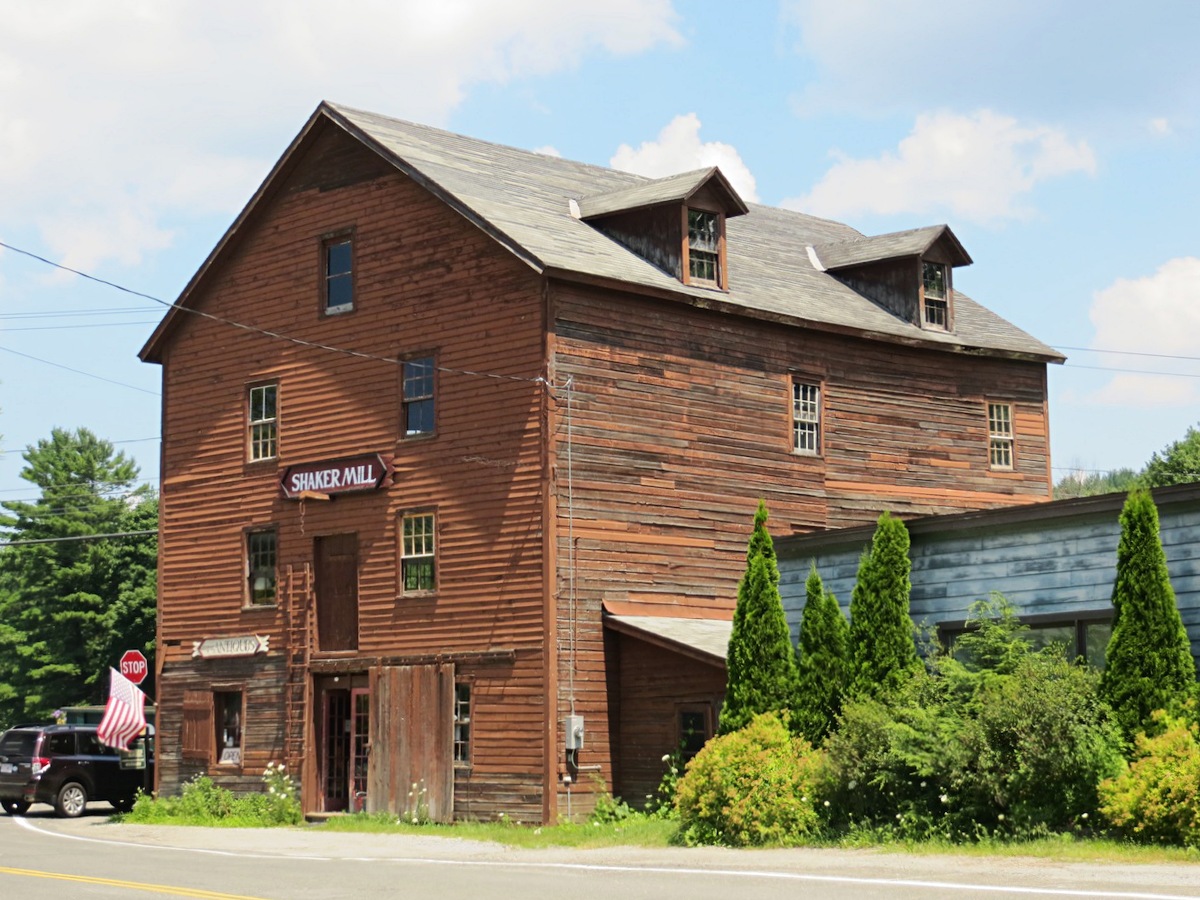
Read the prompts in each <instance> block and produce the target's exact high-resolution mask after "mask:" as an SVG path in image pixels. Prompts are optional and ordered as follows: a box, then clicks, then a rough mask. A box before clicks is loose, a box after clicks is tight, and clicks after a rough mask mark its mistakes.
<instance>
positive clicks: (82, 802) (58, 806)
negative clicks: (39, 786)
mask: <svg viewBox="0 0 1200 900" xmlns="http://www.w3.org/2000/svg"><path fill="white" fill-rule="evenodd" d="M87 800H88V796H87V788H85V787H84V786H83V785H82V784H80V783H79V782H78V781H68V782H67V783H66V784H64V785H63V786H62V787H61V788H60V789H59V791H58V797H57V798H55V801H54V808H55V810H56V811H57V812H58V814H59V815H60V816H64V817H65V818H68V819H74V818H76V817H77V816H81V815H83V811H84V810H85V809H86V808H87Z"/></svg>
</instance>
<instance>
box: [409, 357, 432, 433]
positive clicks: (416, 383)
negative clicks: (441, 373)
mask: <svg viewBox="0 0 1200 900" xmlns="http://www.w3.org/2000/svg"><path fill="white" fill-rule="evenodd" d="M403 369H404V374H403V382H404V383H403V385H402V387H401V395H402V401H401V409H402V414H403V417H404V422H403V428H404V436H405V437H417V436H418V435H423V434H433V427H434V401H433V389H434V378H435V373H436V369H435V367H434V364H433V357H432V356H422V357H419V358H417V359H406V360H405V361H404V363H403Z"/></svg>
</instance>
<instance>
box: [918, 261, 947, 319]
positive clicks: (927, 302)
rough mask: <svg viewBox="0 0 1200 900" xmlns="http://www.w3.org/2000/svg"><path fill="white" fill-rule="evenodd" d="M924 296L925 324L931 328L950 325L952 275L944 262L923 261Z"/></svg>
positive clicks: (922, 280)
mask: <svg viewBox="0 0 1200 900" xmlns="http://www.w3.org/2000/svg"><path fill="white" fill-rule="evenodd" d="M921 270H922V278H921V282H922V284H921V287H922V292H921V293H922V297H923V298H924V299H923V303H924V307H925V312H924V317H925V324H926V325H927V326H928V327H930V328H940V329H943V330H945V329H947V328H949V327H950V277H949V275H948V274H947V272H948V270H947V267H946V266H944V265H943V264H942V263H934V262H922V263H921Z"/></svg>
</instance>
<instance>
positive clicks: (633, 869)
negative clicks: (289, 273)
mask: <svg viewBox="0 0 1200 900" xmlns="http://www.w3.org/2000/svg"><path fill="white" fill-rule="evenodd" d="M12 819H13V821H14V822H16V823H17V824H18V825H20V826H21V827H22V828H25V829H27V830H29V831H33V832H36V833H38V834H42V835H45V836H47V837H56V838H62V839H64V840H70V841H84V842H86V843H91V844H108V845H110V846H118V847H136V848H138V849H141V850H146V849H150V850H171V851H175V852H178V853H204V854H209V855H213V856H230V857H236V858H240V859H287V860H306V861H310V862H333V861H335V860H343V861H346V862H378V863H412V864H416V865H424V866H476V867H482V868H495V869H546V870H556V871H578V872H621V873H631V874H655V875H699V876H713V875H721V876H725V877H729V878H762V879H767V880H776V881H799V882H809V883H820V884H848V885H864V886H872V887H895V888H921V889H926V890H943V891H962V892H974V893H981V894H1009V895H1020V896H1032V897H1079V898H1086V900H1197V897H1198V896H1200V895H1196V894H1151V893H1144V892H1141V891H1104V890H1100V891H1089V890H1079V889H1073V888H1039V887H1017V886H1013V885H996V884H970V883H967V882H962V883H960V882H954V881H918V880H914V879H905V878H862V877H853V876H848V875H814V874H808V873H802V872H771V871H752V870H744V869H695V868H682V867H681V868H675V867H671V866H617V865H597V864H589V863H555V862H517V861H512V860H478V859H474V860H472V859H434V858H427V857H409V856H404V857H367V856H345V857H341V856H305V855H299V854H285V853H243V852H240V851H234V850H209V849H204V848H200V847H173V846H165V845H162V844H140V843H137V842H136V841H114V840H107V839H104V838H92V837H84V836H83V835H77V834H60V833H59V832H56V831H47V830H46V829H44V828H38V827H37V826H36V825H34V824H33V823H31V822H29V821H28V820H27V819H25V818H24V817H23V816H13V817H12Z"/></svg>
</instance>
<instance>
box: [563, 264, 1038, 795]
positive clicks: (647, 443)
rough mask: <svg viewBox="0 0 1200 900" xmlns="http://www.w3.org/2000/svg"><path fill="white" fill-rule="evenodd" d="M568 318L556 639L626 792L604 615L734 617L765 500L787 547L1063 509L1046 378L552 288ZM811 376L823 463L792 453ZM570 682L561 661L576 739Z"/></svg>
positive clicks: (605, 765) (593, 743)
mask: <svg viewBox="0 0 1200 900" xmlns="http://www.w3.org/2000/svg"><path fill="white" fill-rule="evenodd" d="M732 274H734V275H735V274H736V273H732ZM552 303H553V310H554V321H553V325H554V358H553V372H554V375H555V384H556V385H557V386H559V387H558V389H557V390H556V404H555V412H556V418H555V427H554V435H555V448H554V452H555V458H556V460H557V483H558V488H559V495H558V504H557V509H558V517H559V520H558V524H557V534H558V541H559V544H558V560H559V595H560V597H565V596H568V593H569V587H570V585H569V583H570V582H571V576H572V575H573V584H574V590H575V597H576V604H575V606H576V608H575V615H574V618H573V619H572V615H571V609H570V604H567V603H563V604H560V605H559V615H558V621H557V629H558V633H559V635H560V639H561V637H562V636H570V635H571V634H572V630H574V636H575V647H576V654H577V656H578V661H577V663H576V666H575V672H574V697H573V699H574V701H575V703H574V708H575V710H576V711H577V712H580V711H582V712H584V713H585V714H586V717H587V728H588V760H589V761H594V762H595V763H596V764H597V765H598V766H599V767H600V769H599V774H600V776H601V777H602V778H603V779H604V780H605V781H607V782H609V783H612V777H613V772H612V767H613V765H614V759H615V758H616V757H617V755H618V753H620V748H619V747H618V743H621V744H622V745H623V744H624V742H625V741H626V740H628V739H632V738H628V737H627V736H620V737H618V736H617V735H614V734H612V733H610V728H609V722H610V721H611V710H610V709H609V707H608V703H609V702H611V700H612V698H611V695H610V693H609V691H608V690H607V688H606V683H605V678H606V668H605V666H606V664H605V656H604V652H603V632H602V623H601V616H602V604H603V602H604V601H605V600H609V601H630V600H633V601H635V602H636V601H648V602H656V603H665V604H668V605H674V606H675V607H676V608H677V609H678V610H679V612H680V614H687V611H688V610H689V609H699V610H701V611H705V612H711V611H712V610H723V611H724V612H726V613H727V614H731V612H732V609H733V606H734V603H735V601H736V591H737V582H738V578H739V577H740V575H741V573H742V570H743V569H744V567H745V553H746V540H747V537H748V534H749V531H750V526H751V524H752V519H753V514H754V508H755V504H756V503H757V500H758V498H760V497H762V498H764V499H765V500H766V502H767V505H768V506H769V507H770V510H771V520H770V526H771V529H772V531H773V533H775V534H777V535H787V534H791V533H803V532H809V531H812V530H814V529H824V528H826V527H832V526H837V525H842V524H851V523H861V522H867V521H872V520H873V519H874V518H875V517H876V516H878V514H879V512H880V510H881V509H884V508H890V509H892V510H894V511H897V512H899V513H901V514H904V515H914V514H919V513H928V512H932V511H951V510H957V509H974V508H979V507H987V506H998V505H1006V504H1014V503H1022V502H1029V501H1030V500H1041V499H1046V498H1047V497H1048V496H1049V490H1050V483H1049V477H1048V456H1047V454H1048V442H1047V432H1046V424H1045V371H1044V370H1045V366H1044V365H1043V364H1040V363H1039V364H1032V363H1020V362H1014V361H1004V360H988V359H979V358H974V357H972V358H967V357H963V356H959V355H954V354H950V353H935V352H929V351H927V350H909V349H906V348H899V347H896V346H894V345H877V344H874V343H872V342H868V341H864V340H858V339H851V338H843V337H838V336H833V335H828V334H821V333H815V332H805V331H800V330H796V329H790V328H786V327H783V326H779V325H775V324H770V323H765V322H760V321H756V320H752V319H749V318H742V317H738V316H733V315H729V314H727V313H719V312H713V311H708V310H702V309H695V308H692V307H688V306H683V305H680V304H674V303H669V302H659V301H652V300H647V299H646V298H633V297H627V296H622V295H620V294H617V293H613V292H600V291H596V290H590V289H588V288H584V287H579V286H574V285H559V284H554V285H552ZM793 374H795V375H796V376H797V377H799V378H802V379H804V380H813V381H815V382H817V383H819V384H820V385H821V386H822V391H823V395H824V399H823V404H824V405H823V412H824V435H823V443H824V452H823V454H822V456H821V457H817V458H813V457H804V456H799V455H796V454H795V453H793V452H792V431H791V429H792V412H791V409H792V386H791V385H792V376H793ZM898 374H902V378H898V377H897V375H898ZM568 379H570V386H569V388H568V387H565V386H564V385H566V382H567V380H568ZM901 383H902V385H903V386H902V387H900V386H899V385H900V384H901ZM988 399H993V400H1002V401H1005V402H1011V403H1013V404H1014V407H1015V412H1016V414H1017V418H1018V420H1019V422H1020V423H1021V425H1020V431H1019V434H1018V439H1017V440H1018V448H1019V452H1018V454H1017V467H1016V470H1015V471H1014V472H1011V473H1010V472H1003V473H996V472H992V471H990V470H989V468H988V433H987V401H988ZM568 407H569V418H570V422H569V424H568V422H567V417H568ZM568 458H569V460H570V472H569V473H568V472H567V471H566V468H567V460H568ZM568 474H569V476H570V482H571V485H572V491H571V496H570V498H569V503H568V498H566V497H565V496H564V494H563V491H564V488H565V485H566V482H567V480H568V479H567V475H568ZM569 533H570V534H571V535H573V537H574V547H573V548H571V547H570V545H569V538H568V534H569ZM571 549H573V550H574V558H573V563H574V571H573V572H571V571H569V570H568V568H567V565H568V561H569V557H570V553H569V551H570V550H571ZM608 664H609V665H612V664H614V663H612V661H611V660H610V661H609V662H608ZM701 668H703V667H701ZM570 669H571V665H570V662H569V660H563V661H562V663H561V664H560V675H559V683H560V686H562V687H563V691H560V700H559V718H560V720H561V718H562V716H565V715H566V714H567V713H568V712H569V711H570V708H571V703H570V701H571V699H572V697H571V696H570V690H569V686H570V683H571V678H570V675H571V672H570ZM674 671H675V668H674V664H672V665H671V666H664V667H663V672H662V673H659V677H670V675H671V673H673V672H674ZM622 685H623V686H622V692H623V694H622V696H623V697H624V691H625V690H626V685H625V683H624V682H622ZM564 692H565V693H564ZM641 724H642V725H645V722H644V721H643V722H642V723H641ZM660 757H661V753H659V754H658V755H657V756H655V757H654V759H655V760H657V759H659V758H660ZM634 759H635V757H634V755H633V753H632V751H631V750H628V749H627V750H626V752H624V753H623V754H621V769H622V774H621V775H620V777H619V778H618V781H619V782H620V783H621V784H625V782H624V778H625V775H624V774H623V772H624V769H625V767H626V766H629V765H633V766H635V770H634V772H635V773H636V774H632V775H631V776H630V777H631V778H632V780H631V781H630V782H629V785H630V786H631V787H632V788H633V789H634V790H636V791H641V790H642V789H643V788H644V787H645V786H646V784H647V783H648V781H649V780H650V778H651V774H650V772H649V770H639V769H637V768H636V767H637V766H642V767H643V769H644V767H645V766H646V765H647V763H646V762H645V761H644V760H643V761H639V762H635V761H634ZM655 783H657V781H655Z"/></svg>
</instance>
